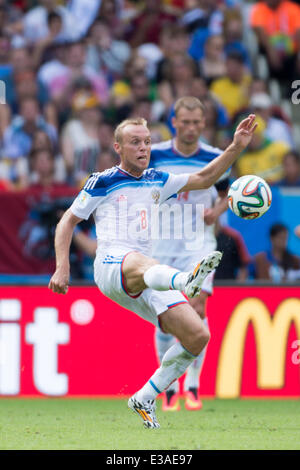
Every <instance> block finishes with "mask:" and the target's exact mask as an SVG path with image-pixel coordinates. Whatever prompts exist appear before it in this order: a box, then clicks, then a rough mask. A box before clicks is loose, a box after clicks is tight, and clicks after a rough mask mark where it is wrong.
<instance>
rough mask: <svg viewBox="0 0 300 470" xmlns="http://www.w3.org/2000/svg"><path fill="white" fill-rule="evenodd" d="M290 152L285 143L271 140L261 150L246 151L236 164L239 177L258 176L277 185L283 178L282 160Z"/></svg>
mask: <svg viewBox="0 0 300 470" xmlns="http://www.w3.org/2000/svg"><path fill="white" fill-rule="evenodd" d="M288 150H289V147H288V145H287V144H286V143H285V142H281V141H269V140H268V141H266V142H265V144H264V145H263V147H262V148H260V149H257V150H253V151H251V150H249V149H248V150H246V152H245V153H243V154H242V155H241V156H240V157H239V158H238V160H237V162H236V164H235V169H236V172H237V176H243V175H257V176H260V177H261V178H264V179H265V180H266V181H268V182H269V183H276V182H277V181H279V180H280V179H281V178H282V177H283V173H282V160H283V157H284V155H285V154H286V153H287V152H288Z"/></svg>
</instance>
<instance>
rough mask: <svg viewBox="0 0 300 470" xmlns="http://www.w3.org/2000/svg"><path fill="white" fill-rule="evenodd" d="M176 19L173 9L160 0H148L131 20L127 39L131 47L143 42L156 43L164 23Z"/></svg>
mask: <svg viewBox="0 0 300 470" xmlns="http://www.w3.org/2000/svg"><path fill="white" fill-rule="evenodd" d="M176 20H177V17H176V15H175V14H174V11H170V10H168V7H167V6H166V5H164V4H163V3H162V2H161V1H160V0H148V1H147V2H145V3H144V8H143V10H142V11H141V13H139V14H138V15H137V16H136V17H135V18H134V19H133V20H132V22H131V27H130V30H129V31H128V34H127V39H128V41H129V43H130V45H131V46H132V47H138V46H140V45H141V44H144V43H154V44H158V43H159V37H160V33H161V31H162V29H163V27H164V25H165V24H167V23H171V22H176Z"/></svg>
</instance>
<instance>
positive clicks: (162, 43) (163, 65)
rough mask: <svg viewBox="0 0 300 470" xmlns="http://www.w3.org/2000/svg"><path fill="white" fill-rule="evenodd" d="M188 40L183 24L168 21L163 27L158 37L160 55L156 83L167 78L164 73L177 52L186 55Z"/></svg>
mask: <svg viewBox="0 0 300 470" xmlns="http://www.w3.org/2000/svg"><path fill="white" fill-rule="evenodd" d="M189 42H190V39H189V35H188V33H187V32H186V30H185V28H184V27H183V26H180V25H178V24H176V23H168V24H166V25H165V26H164V27H163V29H162V31H161V34H160V38H159V48H160V50H161V53H162V57H161V59H160V60H159V62H158V64H157V70H156V75H155V80H156V82H157V83H161V82H162V81H163V80H165V79H166V78H167V77H166V73H168V68H169V65H170V61H171V59H172V57H174V56H176V55H178V54H181V55H186V56H188V53H187V50H188V46H189Z"/></svg>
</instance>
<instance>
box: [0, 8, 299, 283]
mask: <svg viewBox="0 0 300 470" xmlns="http://www.w3.org/2000/svg"><path fill="white" fill-rule="evenodd" d="M282 9H285V11H286V12H287V14H288V15H290V16H289V18H290V20H289V25H288V26H289V27H288V30H285V29H284V27H283V26H282V24H281V23H282V22H280V17H281V16H280V15H281V10H282ZM299 11H300V6H299V2H298V3H297V2H288V1H285V0H264V1H261V2H252V1H246V0H240V1H239V0H222V1H216V0H211V1H209V2H206V1H203V0H195V1H185V0H164V1H159V0H151V1H147V2H144V1H139V0H136V1H124V0H102V1H101V0H92V1H91V0H76V1H74V0H73V1H63V0H59V1H56V0H47V1H46V0H40V1H35V0H30V1H25V0H15V1H7V0H0V81H1V82H0V84H1V87H0V94H1V96H0V101H1V103H5V104H0V201H1V206H3V205H4V204H10V207H13V208H14V211H12V213H11V214H8V216H7V217H6V218H5V220H2V221H1V222H0V226H1V231H0V249H1V251H3V252H4V253H5V256H3V257H2V258H1V262H0V277H1V280H3V282H5V281H6V280H9V279H12V276H15V278H16V279H21V278H22V277H23V276H26V275H27V276H33V277H32V279H34V276H37V279H43V278H44V277H45V276H46V277H47V276H48V275H50V274H51V270H52V268H53V261H54V260H53V250H51V248H50V246H49V240H50V242H51V241H52V240H53V230H54V226H55V223H56V221H57V217H59V214H60V213H61V211H62V210H63V208H64V207H65V203H66V201H68V200H69V198H70V197H73V196H74V194H76V192H78V188H80V187H81V185H82V183H83V182H84V181H85V178H86V177H87V176H88V174H89V173H91V172H92V171H94V170H96V171H97V170H101V171H102V170H104V169H105V168H107V167H110V166H111V165H114V164H116V163H117V162H118V159H117V156H116V154H115V153H114V150H113V147H112V135H113V128H114V126H115V125H116V124H117V123H118V122H119V121H120V120H121V119H124V118H127V117H132V116H134V115H136V114H140V115H143V116H144V117H145V118H146V119H147V120H148V122H149V126H150V129H151V132H152V136H153V141H155V142H158V141H159V140H168V139H169V138H170V136H171V135H172V133H173V129H172V126H171V116H172V112H173V109H172V106H173V104H174V102H175V100H176V99H178V98H179V97H181V96H184V95H187V94H191V93H192V94H194V96H197V97H198V98H200V99H201V100H203V102H204V103H205V104H206V106H207V110H208V112H207V130H206V131H205V132H204V133H203V140H204V141H205V142H206V143H208V144H210V145H213V146H215V147H220V148H225V146H226V145H227V143H228V142H229V141H230V139H231V137H232V135H233V129H234V128H235V125H236V122H237V120H238V119H239V117H240V116H241V115H243V113H245V112H248V111H249V110H255V112H256V113H257V115H259V120H260V122H261V126H260V129H261V139H260V140H259V141H258V142H257V148H256V150H257V152H258V154H259V152H261V154H265V151H266V149H267V148H268V149H280V151H279V153H276V152H275V153H276V155H275V156H274V152H273V150H272V151H271V153H269V154H268V159H269V162H270V163H269V166H268V168H265V171H266V173H268V171H269V172H271V171H272V165H273V166H276V171H277V173H276V175H277V176H276V178H274V179H273V180H272V179H271V182H273V183H274V184H273V186H272V189H273V192H274V204H273V207H271V209H270V213H269V215H268V217H264V218H263V219H262V220H261V221H259V222H257V223H258V224H259V227H261V230H262V234H268V230H269V229H270V227H271V226H272V224H274V223H275V222H281V223H283V224H285V225H286V226H287V227H288V229H289V230H290V234H291V236H290V238H289V242H288V247H289V249H290V250H291V252H293V253H294V254H295V255H297V256H300V241H299V238H298V237H296V236H294V235H293V233H294V229H295V226H296V225H297V223H298V224H299V221H297V220H295V217H294V213H295V212H294V209H295V207H297V205H299V202H300V192H299V178H295V180H294V181H295V184H293V182H292V180H289V177H288V175H287V173H286V172H288V171H289V169H287V164H288V163H287V160H288V157H285V155H286V154H287V153H288V152H290V153H289V155H290V157H291V155H295V154H296V155H297V152H298V151H299V147H300V132H299V126H300V103H298V101H299V102H300V100H299V98H298V95H299V93H298V92H297V90H298V88H300V81H299V80H298V81H297V74H298V75H299V71H300V61H299V53H298V54H297V52H298V50H299V49H298V48H299V45H300V14H295V12H296V13H297V12H299ZM264 12H265V13H264ZM293 12H294V13H293ZM272 15H274V16H275V17H278V18H279V21H278V23H276V27H274V29H273V30H268V26H267V24H266V22H265V21H264V20H265V19H266V18H267V17H272ZM276 15H277V16H276ZM297 18H298V19H299V21H297ZM274 24H275V23H274ZM298 82H299V83H298ZM272 152H273V153H272ZM292 152H295V153H294V154H293V153H292ZM253 153H254V152H252V154H253ZM246 158H247V159H248V160H247V161H249V162H250V161H251V163H249V165H248V164H247V165H243V164H242V162H243V161H246ZM297 158H298V157H295V159H294V160H293V156H292V157H291V158H290V161H291V164H293V163H294V161H295V166H297V165H298V163H297V161H298V160H297ZM275 160H276V161H275ZM253 161H254V158H253V155H251V151H249V152H248V154H247V155H243V156H242V157H241V159H240V161H239V162H238V164H237V167H236V168H238V172H235V171H236V169H234V170H233V173H232V176H231V178H232V179H234V178H235V177H236V176H237V175H238V176H240V175H242V174H244V173H243V171H247V172H248V173H249V169H253V171H254V172H255V166H253V164H252V163H253ZM297 168H298V167H297ZM298 172H299V170H298ZM287 180H289V181H291V182H289V183H288V184H287ZM4 207H8V206H4ZM225 219H226V221H225V222H226V224H228V225H230V226H231V228H232V229H233V230H237V231H239V232H240V233H241V236H242V237H243V238H244V239H245V242H246V244H247V247H248V250H249V253H250V255H251V256H255V255H256V254H257V252H258V251H264V250H268V249H269V245H268V243H269V237H268V236H267V235H266V236H265V237H264V244H263V246H261V245H259V246H255V245H254V243H253V240H251V239H249V237H248V233H247V232H248V226H247V225H246V224H245V223H241V221H239V220H237V218H236V217H234V216H232V214H228V215H227V216H225ZM242 222H244V221H242ZM82 230H83V231H84V230H86V231H87V232H88V231H89V230H90V226H88V225H87V226H86V227H84V226H83V227H82ZM49 234H51V236H50V235H49ZM49 237H50V238H49ZM72 253H73V255H72V256H73V265H74V267H75V266H76V263H77V264H78V263H79V264H80V262H81V260H83V259H85V257H84V254H83V253H82V252H81V251H80V247H78V244H75V243H74V246H73V247H72ZM12 254H13V255H12ZM82 272H83V270H81V269H77V270H76V269H75V268H74V271H73V278H75V279H76V278H77V279H83V277H84V276H83V274H82ZM27 279H28V278H27Z"/></svg>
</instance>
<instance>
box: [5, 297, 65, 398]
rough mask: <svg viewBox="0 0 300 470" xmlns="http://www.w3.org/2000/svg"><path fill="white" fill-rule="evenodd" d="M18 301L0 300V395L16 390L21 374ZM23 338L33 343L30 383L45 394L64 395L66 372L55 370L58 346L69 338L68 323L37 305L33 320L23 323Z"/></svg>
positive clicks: (18, 388)
mask: <svg viewBox="0 0 300 470" xmlns="http://www.w3.org/2000/svg"><path fill="white" fill-rule="evenodd" d="M20 319H21V303H20V301H19V300H17V299H3V300H0V395H17V394H18V393H20V376H21V327H20V325H19V324H18V323H17V321H18V320H20ZM25 340H26V342H27V343H29V344H32V345H33V368H32V374H33V384H34V385H35V387H36V389H37V390H38V392H40V393H43V394H46V395H53V396H59V395H65V394H66V393H67V392H68V375H67V374H65V373H59V372H58V346H59V345H62V344H67V343H68V342H69V340H70V327H69V325H68V324H67V323H62V322H59V319H58V311H57V309H56V308H52V307H47V308H45V307H38V308H36V309H35V310H34V313H33V322H32V323H29V324H28V325H26V327H25Z"/></svg>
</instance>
